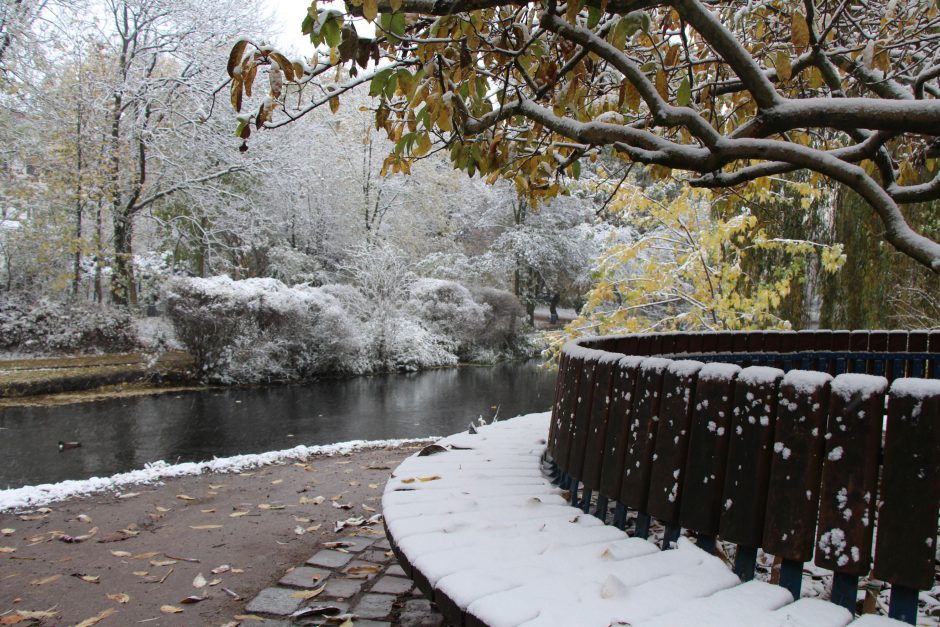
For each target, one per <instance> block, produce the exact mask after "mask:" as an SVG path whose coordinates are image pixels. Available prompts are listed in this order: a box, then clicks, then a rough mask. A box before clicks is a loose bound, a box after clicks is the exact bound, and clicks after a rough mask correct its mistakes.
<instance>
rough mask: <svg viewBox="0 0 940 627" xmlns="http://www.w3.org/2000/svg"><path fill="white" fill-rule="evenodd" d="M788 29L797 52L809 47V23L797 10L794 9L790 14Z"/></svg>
mask: <svg viewBox="0 0 940 627" xmlns="http://www.w3.org/2000/svg"><path fill="white" fill-rule="evenodd" d="M790 29H791V36H790V40H791V41H792V42H793V45H794V47H795V48H796V50H797V52H802V51H803V50H806V48H808V47H809V24H808V23H807V21H806V17H805V16H804V15H803V14H802V13H800V12H799V11H794V12H793V14H792V15H791V16H790Z"/></svg>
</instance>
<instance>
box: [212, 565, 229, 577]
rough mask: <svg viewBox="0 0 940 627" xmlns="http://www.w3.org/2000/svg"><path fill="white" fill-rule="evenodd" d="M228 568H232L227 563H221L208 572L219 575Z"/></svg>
mask: <svg viewBox="0 0 940 627" xmlns="http://www.w3.org/2000/svg"><path fill="white" fill-rule="evenodd" d="M230 570H232V567H231V566H229V565H228V564H222V565H221V566H219V567H218V568H213V569H212V570H211V571H210V572H211V573H212V574H213V575H221V574H222V573H227V572H228V571H230Z"/></svg>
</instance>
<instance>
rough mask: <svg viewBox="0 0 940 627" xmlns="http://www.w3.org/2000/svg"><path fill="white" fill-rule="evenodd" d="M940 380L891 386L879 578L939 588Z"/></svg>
mask: <svg viewBox="0 0 940 627" xmlns="http://www.w3.org/2000/svg"><path fill="white" fill-rule="evenodd" d="M938 466H940V381H930V380H924V379H901V380H898V381H895V382H894V383H893V384H892V386H891V393H890V397H889V400H888V427H887V430H886V433H885V450H884V467H883V469H882V477H881V493H880V494H879V500H880V501H881V503H882V505H881V509H880V512H879V517H878V542H877V544H876V546H877V553H876V555H875V577H877V578H879V579H882V580H884V581H888V582H890V583H892V584H897V585H902V586H907V587H909V588H914V589H920V590H929V589H930V588H932V587H933V582H934V575H935V568H934V561H935V555H936V549H937V547H936V542H937V508H938V503H940V473H938V471H937V468H938Z"/></svg>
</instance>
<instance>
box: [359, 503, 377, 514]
mask: <svg viewBox="0 0 940 627" xmlns="http://www.w3.org/2000/svg"><path fill="white" fill-rule="evenodd" d="M362 509H364V510H366V511H367V512H374V511H376V510H375V508H374V507H369V506H368V505H366V504H365V503H363V504H362Z"/></svg>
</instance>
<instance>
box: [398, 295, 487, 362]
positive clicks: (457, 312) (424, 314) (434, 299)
mask: <svg viewBox="0 0 940 627" xmlns="http://www.w3.org/2000/svg"><path fill="white" fill-rule="evenodd" d="M404 309H405V312H407V313H408V314H410V316H412V317H414V318H416V319H417V320H418V321H420V322H421V323H422V324H423V325H424V327H425V328H426V329H427V330H428V331H430V332H431V333H434V334H436V335H438V336H440V337H441V338H442V339H443V341H444V342H445V343H448V344H449V345H450V346H451V347H452V350H455V351H456V352H457V353H458V355H460V356H463V355H464V354H465V353H466V352H467V348H468V347H469V346H470V345H471V344H474V343H475V342H476V339H477V338H478V337H479V335H480V333H481V332H482V331H483V328H484V326H485V325H486V323H487V318H488V317H489V316H490V307H489V305H486V304H483V305H481V304H480V303H477V302H475V301H474V300H473V295H472V294H471V293H470V290H468V289H467V288H466V287H464V286H463V285H461V284H460V283H456V282H454V281H445V280H442V279H418V280H416V281H415V282H414V283H412V284H411V286H410V289H409V297H408V301H407V302H406V303H405V307H404Z"/></svg>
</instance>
